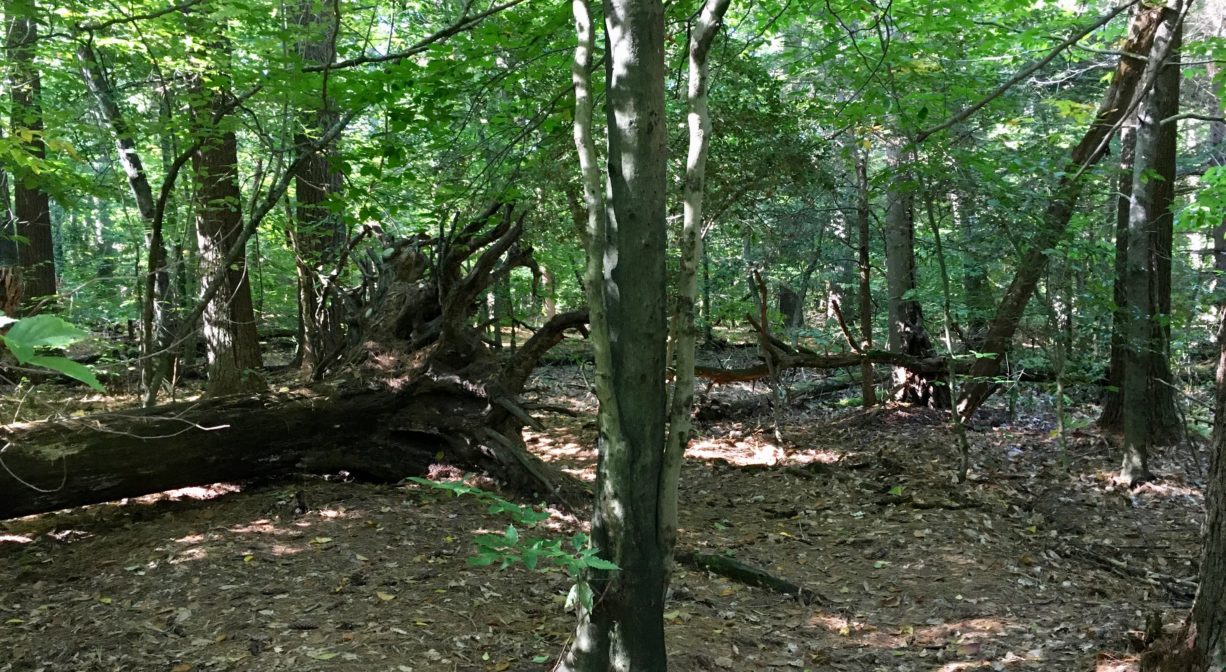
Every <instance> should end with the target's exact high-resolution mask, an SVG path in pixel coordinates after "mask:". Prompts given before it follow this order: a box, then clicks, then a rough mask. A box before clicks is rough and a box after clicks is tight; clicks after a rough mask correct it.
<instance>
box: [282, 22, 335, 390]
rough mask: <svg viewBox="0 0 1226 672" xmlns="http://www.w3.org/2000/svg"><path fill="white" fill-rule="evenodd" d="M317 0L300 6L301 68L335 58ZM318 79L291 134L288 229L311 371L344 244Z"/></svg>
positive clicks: (330, 312) (329, 321) (319, 76)
mask: <svg viewBox="0 0 1226 672" xmlns="http://www.w3.org/2000/svg"><path fill="white" fill-rule="evenodd" d="M324 4H327V3H323V4H321V3H320V2H318V0H304V1H303V2H302V4H301V6H300V7H299V13H298V27H299V28H300V29H301V30H302V38H301V41H300V42H299V43H298V53H299V55H300V56H301V58H302V62H303V65H304V66H317V67H318V66H322V67H324V68H326V67H327V66H328V65H330V64H331V63H332V62H333V60H334V59H335V58H336V31H337V21H338V19H339V17H338V16H336V14H335V13H334V12H333V10H332V9H330V8H325V6H324ZM310 77H311V78H312V79H311V81H317V82H319V87H318V90H317V91H313V92H312V93H311V95H310V103H308V104H307V105H305V106H304V109H303V111H302V114H301V120H300V128H299V131H298V133H296V134H295V137H294V146H295V148H296V151H297V152H298V153H299V155H300V156H302V161H300V162H299V164H298V170H297V171H296V173H295V174H294V196H295V201H296V204H297V208H296V211H295V217H296V220H297V221H296V222H295V223H294V226H292V227H291V229H290V241H291V242H292V244H293V247H294V255H295V257H296V266H297V270H298V320H299V332H300V333H299V343H298V347H299V354H300V356H301V359H302V365H303V367H305V368H307V369H311V370H313V369H315V368H316V367H317V366H319V365H320V363H321V361H322V359H323V358H325V357H326V356H327V354H328V353H329V352H330V351H331V350H332V349H334V348H335V346H336V343H337V341H338V339H339V333H338V330H339V329H340V318H339V316H338V315H337V314H336V309H335V307H334V306H333V305H332V304H331V302H330V301H328V296H327V291H326V289H325V283H326V281H327V277H328V275H329V273H330V271H331V269H330V266H333V265H335V263H336V259H337V256H338V255H339V253H340V248H341V246H342V245H343V244H344V242H345V228H344V225H343V224H342V222H341V218H340V216H339V215H338V214H337V213H336V211H335V210H333V209H331V208H329V206H328V200H329V199H330V198H331V197H332V196H333V195H334V194H336V193H337V192H339V191H340V188H341V174H340V172H339V171H337V170H336V167H335V165H334V161H333V159H334V156H333V155H334V154H335V152H334V151H333V147H335V145H334V144H332V143H330V144H328V145H327V146H324V147H321V148H319V149H315V147H314V143H315V141H316V140H317V139H318V138H319V136H320V135H322V134H323V133H324V132H325V131H326V130H327V129H328V128H330V127H331V126H332V125H333V124H335V123H336V120H337V118H338V117H337V113H336V110H335V107H334V104H333V102H332V100H331V98H329V96H328V72H327V70H326V69H325V70H324V71H323V72H321V73H315V74H312V75H310Z"/></svg>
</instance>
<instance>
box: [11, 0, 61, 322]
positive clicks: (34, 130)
mask: <svg viewBox="0 0 1226 672" xmlns="http://www.w3.org/2000/svg"><path fill="white" fill-rule="evenodd" d="M37 12H38V8H37V7H36V5H35V3H34V0H7V1H6V2H5V5H4V16H5V50H6V55H7V56H8V64H9V65H8V79H9V96H10V99H11V100H10V102H11V110H12V123H11V128H12V133H13V136H14V137H15V138H17V139H18V140H19V141H21V144H22V145H23V147H24V149H25V151H26V153H27V155H28V156H29V157H30V159H31V160H32V161H41V160H42V159H44V158H45V157H46V154H47V146H46V143H45V142H44V140H43V111H42V81H41V78H40V76H39V72H38V66H37V64H35V62H34V53H35V45H36V44H37V42H38V22H37ZM13 178H14V179H13V185H12V192H13V209H12V213H13V218H14V220H15V225H16V226H15V230H16V232H17V236H18V239H19V241H20V244H19V246H18V259H19V261H20V263H21V267H22V273H21V279H22V293H23V297H22V299H23V301H25V302H30V301H34V300H37V299H39V298H40V297H51V296H54V295H55V292H56V280H55V250H54V244H53V241H52V235H51V198H50V196H49V195H48V193H47V190H46V188H45V187H44V185H42V184H40V182H39V178H38V175H37V172H36V171H34V170H31V169H30V168H29V167H28V166H23V165H22V163H21V162H18V165H17V167H16V168H15V169H14V170H13Z"/></svg>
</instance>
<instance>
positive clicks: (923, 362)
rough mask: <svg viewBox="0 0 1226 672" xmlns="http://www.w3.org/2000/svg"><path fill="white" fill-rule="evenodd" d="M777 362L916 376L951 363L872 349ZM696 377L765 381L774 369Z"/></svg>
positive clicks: (707, 371)
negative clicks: (867, 366)
mask: <svg viewBox="0 0 1226 672" xmlns="http://www.w3.org/2000/svg"><path fill="white" fill-rule="evenodd" d="M777 361H778V367H779V370H781V371H782V370H786V369H842V368H847V367H857V366H860V364H861V363H862V362H870V363H872V364H890V365H892V366H901V367H905V368H907V369H910V370H912V371H915V372H916V373H925V374H936V373H943V372H944V371H945V370H946V364H947V362H946V360H945V359H944V358H942V357H927V358H919V357H912V356H910V355H901V354H897V353H893V352H886V351H884V350H869V351H868V352H866V353H864V354H859V353H855V352H847V353H842V354H837V355H811V354H806V353H803V352H802V353H796V354H785V355H780V356H779V357H778V359H777ZM958 368H959V369H963V368H967V367H966V366H965V365H963V364H961V363H960V364H959V365H958ZM694 375H695V376H697V377H699V378H702V379H704V380H708V381H711V382H713V383H718V384H727V383H739V382H749V381H753V380H759V379H762V378H765V377H767V376H769V375H770V369H769V367H767V365H766V364H758V365H756V366H748V367H742V368H734V369H724V368H719V367H709V366H698V367H695V368H694Z"/></svg>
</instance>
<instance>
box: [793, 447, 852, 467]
mask: <svg viewBox="0 0 1226 672" xmlns="http://www.w3.org/2000/svg"><path fill="white" fill-rule="evenodd" d="M843 457H844V456H843V454H842V453H836V452H834V451H833V450H798V451H796V452H794V453H792V454H791V455H790V456H789V457H788V462H789V463H790V464H794V465H797V466H804V465H806V464H815V463H818V462H820V463H822V464H837V463H839V462H841V461H843Z"/></svg>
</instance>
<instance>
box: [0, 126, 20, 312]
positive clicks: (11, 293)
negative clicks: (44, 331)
mask: <svg viewBox="0 0 1226 672" xmlns="http://www.w3.org/2000/svg"><path fill="white" fill-rule="evenodd" d="M0 137H2V136H0ZM15 225H16V218H15V217H14V216H13V200H12V194H11V190H10V188H9V174H8V173H7V172H5V171H4V170H3V169H0V311H3V312H4V314H5V315H17V314H18V311H19V310H20V309H21V296H22V294H21V261H20V259H19V256H18V250H17V238H15V236H16V234H17V230H16V227H15Z"/></svg>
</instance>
